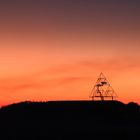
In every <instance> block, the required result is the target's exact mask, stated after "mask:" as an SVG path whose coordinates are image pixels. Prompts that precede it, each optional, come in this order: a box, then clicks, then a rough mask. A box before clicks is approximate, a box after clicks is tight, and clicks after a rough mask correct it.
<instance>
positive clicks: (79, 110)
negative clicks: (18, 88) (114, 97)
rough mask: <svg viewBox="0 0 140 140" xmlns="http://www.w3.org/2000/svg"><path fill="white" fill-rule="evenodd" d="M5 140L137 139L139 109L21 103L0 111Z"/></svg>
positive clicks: (84, 103) (77, 103) (107, 104)
mask: <svg viewBox="0 0 140 140" xmlns="http://www.w3.org/2000/svg"><path fill="white" fill-rule="evenodd" d="M0 126H1V127H0V132H1V133H0V134H1V136H0V137H1V138H3V139H4V140H5V139H20V140H27V139H34V140H48V139H51V140H53V139H55V140H62V139H66V140H73V139H76V140H77V139H86V140H88V139H93V140H94V139H99V140H100V139H112V140H118V139H135V138H136V137H137V138H140V136H139V135H140V106H139V105H138V104H136V103H133V102H131V103H129V104H123V103H121V102H119V101H104V102H102V101H50V102H21V103H17V104H12V105H8V106H5V107H2V108H1V109H0Z"/></svg>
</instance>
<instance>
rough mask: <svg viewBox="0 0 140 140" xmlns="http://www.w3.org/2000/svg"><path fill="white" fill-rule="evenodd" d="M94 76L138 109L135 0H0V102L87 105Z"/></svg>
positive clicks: (139, 51) (139, 30)
mask: <svg viewBox="0 0 140 140" xmlns="http://www.w3.org/2000/svg"><path fill="white" fill-rule="evenodd" d="M100 72H103V73H104V74H105V75H106V77H107V78H108V80H109V81H110V83H111V85H112V87H113V88H114V90H115V91H116V93H117V95H118V97H119V98H118V100H120V101H122V102H124V103H127V102H130V101H134V102H138V103H139V104H140V1H139V0H1V1H0V105H6V104H11V103H14V102H20V101H26V100H30V101H50V100H88V99H89V95H90V92H91V90H92V88H93V86H94V84H95V82H96V79H97V77H98V75H99V74H100Z"/></svg>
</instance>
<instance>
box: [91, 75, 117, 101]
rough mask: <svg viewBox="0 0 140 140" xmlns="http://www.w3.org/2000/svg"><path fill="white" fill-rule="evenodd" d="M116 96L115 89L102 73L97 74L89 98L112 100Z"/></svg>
mask: <svg viewBox="0 0 140 140" xmlns="http://www.w3.org/2000/svg"><path fill="white" fill-rule="evenodd" d="M116 97H117V95H116V93H115V91H114V90H113V88H112V87H111V85H110V83H109V82H108V81H107V79H106V77H105V76H104V74H103V73H101V74H100V75H99V78H98V79H97V82H96V84H95V85H94V87H93V89H92V91H91V95H90V98H92V100H99V99H100V100H101V101H104V100H114V99H115V98H116Z"/></svg>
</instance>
